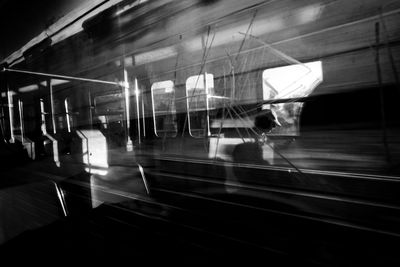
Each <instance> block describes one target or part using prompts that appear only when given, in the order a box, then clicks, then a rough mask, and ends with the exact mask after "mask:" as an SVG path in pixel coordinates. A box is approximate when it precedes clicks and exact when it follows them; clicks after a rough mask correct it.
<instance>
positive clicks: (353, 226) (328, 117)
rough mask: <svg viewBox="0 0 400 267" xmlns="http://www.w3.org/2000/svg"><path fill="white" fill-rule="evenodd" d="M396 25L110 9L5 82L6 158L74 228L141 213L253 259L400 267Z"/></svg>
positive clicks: (142, 4)
mask: <svg viewBox="0 0 400 267" xmlns="http://www.w3.org/2000/svg"><path fill="white" fill-rule="evenodd" d="M105 2H107V1H105ZM399 16H400V3H398V2H396V1H390V0H385V1H374V0H363V1H344V0H337V1H331V0H300V1H298V0H297V1H294V0H282V1H265V0H263V1H261V0H247V1H239V0H208V1H206V0H183V1H172V0H153V1H139V0H136V1H134V0H131V1H121V2H119V3H117V4H115V5H113V6H111V7H109V8H107V9H105V10H103V11H101V12H99V13H98V14H96V15H93V16H91V17H89V18H87V19H85V20H84V21H82V20H77V21H75V22H74V23H73V24H72V25H77V26H79V27H80V30H79V31H73V30H71V32H69V31H68V28H67V29H64V33H62V34H61V33H54V34H53V35H52V36H47V37H46V38H44V39H43V40H41V41H40V42H38V43H37V44H36V45H34V46H32V47H31V48H29V49H27V50H25V51H24V53H23V55H22V56H21V57H20V58H18V59H16V60H14V61H13V62H5V64H3V65H2V70H1V115H2V116H1V130H2V137H3V138H2V139H3V144H4V146H16V145H18V146H19V147H20V150H19V151H20V152H21V153H22V154H24V156H25V157H24V159H25V160H26V162H28V163H29V170H30V171H31V172H36V173H41V174H43V175H47V176H48V177H56V178H54V179H55V180H57V183H58V184H59V186H60V188H61V189H60V190H61V191H62V192H63V195H64V197H65V205H66V208H68V210H69V212H70V213H71V214H74V212H75V210H76V211H78V210H81V209H82V207H85V208H86V209H87V210H90V209H96V208H98V207H100V206H102V205H103V204H110V203H113V204H117V203H121V202H125V201H126V200H127V199H132V198H134V199H147V200H148V199H151V200H152V201H156V202H157V203H163V205H164V206H163V207H164V208H163V209H162V210H163V211H162V212H160V213H159V214H157V216H161V217H163V216H164V217H166V218H168V219H169V220H172V219H171V218H175V219H177V220H178V219H180V218H181V217H180V216H183V215H179V216H178V215H176V214H177V213H178V212H177V211H176V210H182V209H183V210H185V212H187V213H189V214H192V215H191V216H194V217H193V218H192V217H190V218H191V219H185V220H187V224H189V225H197V224H198V223H197V222H198V221H197V219H194V218H198V217H196V216H199V217H202V218H203V219H204V216H205V217H207V216H210V217H212V218H218V219H216V221H218V222H220V220H222V223H221V224H222V225H234V226H232V229H231V228H230V227H226V228H224V229H225V230H220V228H218V227H216V226H215V224H213V223H215V222H213V223H212V224H211V226H209V225H207V226H201V227H200V228H201V229H203V228H204V229H208V230H209V228H211V229H213V231H216V232H217V233H218V234H221V232H224V235H226V236H228V237H229V238H234V239H235V240H240V242H246V244H247V243H251V244H252V245H254V246H257V247H258V248H260V247H261V248H264V247H268V248H273V249H276V250H278V251H284V252H287V253H294V254H295V255H298V254H299V253H304V255H305V257H311V258H312V257H314V258H315V257H316V261H317V262H322V263H329V262H332V261H333V262H334V263H338V264H343V262H348V261H349V260H348V257H349V255H351V256H352V257H354V258H356V259H357V260H355V261H354V262H353V263H355V262H357V261H358V260H359V259H360V258H362V261H361V262H362V263H363V264H367V263H371V262H373V263H376V264H378V262H385V261H386V260H387V261H389V262H390V263H392V261H394V262H396V257H395V256H394V254H395V252H393V251H392V250H394V249H395V248H396V247H398V245H399V243H398V242H399V236H400V228H399V221H400V198H399V192H400V176H399V175H400V165H399V163H400V121H399V116H398V108H397V107H398V104H397V102H398V99H399V97H400V83H399V68H400V66H399V64H400V46H399V44H400V42H399V41H400V39H399V37H400V24H399V23H398V21H399ZM69 27H72V26H71V25H69ZM71 177H75V178H71ZM82 177H84V178H82ZM68 182H70V183H69V185H68ZM71 184H72V185H73V186H71ZM77 187H79V189H76V188H77ZM80 194H82V195H80ZM175 209H176V210H175ZM185 214H186V213H185ZM193 214H195V215H193ZM174 215H176V217H174ZM171 216H172V217H171ZM185 218H186V217H185ZM208 227H209V228H208ZM213 227H215V228H217V229H218V230H215V229H214V228H213ZM235 227H236V228H235ZM297 227H298V231H300V232H302V231H303V230H304V229H307V230H304V231H305V232H306V233H307V235H306V234H304V233H301V234H300V233H298V232H295V230H294V228H297ZM204 229H203V230H204ZM237 229H239V230H237ZM209 231H211V230H209ZM276 232H279V233H280V235H279V238H276V240H275V239H274V240H275V241H276V242H272V241H270V239H269V238H267V237H270V236H275V235H274V233H276ZM332 233H334V234H332ZM303 234H304V235H305V236H303ZM321 236H324V237H321ZM293 237H295V238H293ZM344 237H346V238H344ZM307 239H309V240H307ZM285 240H290V242H289V241H287V242H288V243H290V244H292V245H287V243H285ZM360 240H361V241H360ZM304 243H305V244H307V245H306V246H305V248H303V249H302V248H301V247H302V244H304ZM339 244H340V245H339ZM344 244H345V245H344ZM378 244H379V245H378ZM390 244H393V245H390ZM396 244H397V246H396ZM381 245H382V247H380V246H381ZM355 247H358V248H357V249H355ZM306 248H307V249H309V251H306ZM348 250H352V252H348ZM288 251H289V252H288ZM299 251H300V252H299ZM316 251H319V252H320V253H317V252H316ZM366 252H367V253H366ZM316 255H317V256H316ZM332 255H335V256H337V257H335V256H332ZM338 255H339V256H338ZM355 264H356V263H355ZM364 266H365V265H364Z"/></svg>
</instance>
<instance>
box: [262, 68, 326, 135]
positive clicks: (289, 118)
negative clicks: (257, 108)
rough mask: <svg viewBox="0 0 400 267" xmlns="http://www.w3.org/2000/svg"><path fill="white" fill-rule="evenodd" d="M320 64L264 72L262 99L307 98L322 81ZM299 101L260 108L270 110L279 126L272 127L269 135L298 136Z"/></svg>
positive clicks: (300, 104) (300, 105)
mask: <svg viewBox="0 0 400 267" xmlns="http://www.w3.org/2000/svg"><path fill="white" fill-rule="evenodd" d="M322 80H323V73H322V62H321V61H315V62H310V63H305V64H294V65H290V66H284V67H278V68H271V69H266V70H264V72H263V98H264V100H272V99H296V98H303V97H307V96H308V95H310V94H311V93H312V92H313V90H314V89H315V88H316V87H317V86H318V85H319V84H320V83H321V82H322ZM302 106H303V103H302V102H294V101H291V102H288V103H280V104H265V105H263V107H262V108H263V109H273V110H274V111H275V112H276V114H277V117H278V118H279V122H280V123H281V124H282V127H278V128H274V129H273V130H272V131H271V134H277V135H298V133H299V118H300V112H301V108H302Z"/></svg>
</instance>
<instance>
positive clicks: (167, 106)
mask: <svg viewBox="0 0 400 267" xmlns="http://www.w3.org/2000/svg"><path fill="white" fill-rule="evenodd" d="M151 97H152V104H153V121H154V131H155V134H156V136H159V137H160V136H170V137H175V136H176V134H177V129H178V128H177V122H176V107H175V88H174V83H173V82H172V81H163V82H156V83H154V84H153V85H152V86H151Z"/></svg>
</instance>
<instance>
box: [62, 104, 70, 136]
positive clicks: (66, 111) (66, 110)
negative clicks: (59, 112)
mask: <svg viewBox="0 0 400 267" xmlns="http://www.w3.org/2000/svg"><path fill="white" fill-rule="evenodd" d="M64 106H65V114H66V116H67V128H68V132H69V133H70V132H71V123H70V122H69V119H70V117H69V112H68V98H65V100H64Z"/></svg>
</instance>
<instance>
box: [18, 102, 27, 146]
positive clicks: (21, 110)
mask: <svg viewBox="0 0 400 267" xmlns="http://www.w3.org/2000/svg"><path fill="white" fill-rule="evenodd" d="M18 111H19V125H20V130H21V141H22V143H24V142H25V135H24V133H25V127H24V108H23V104H22V101H21V99H18Z"/></svg>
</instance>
